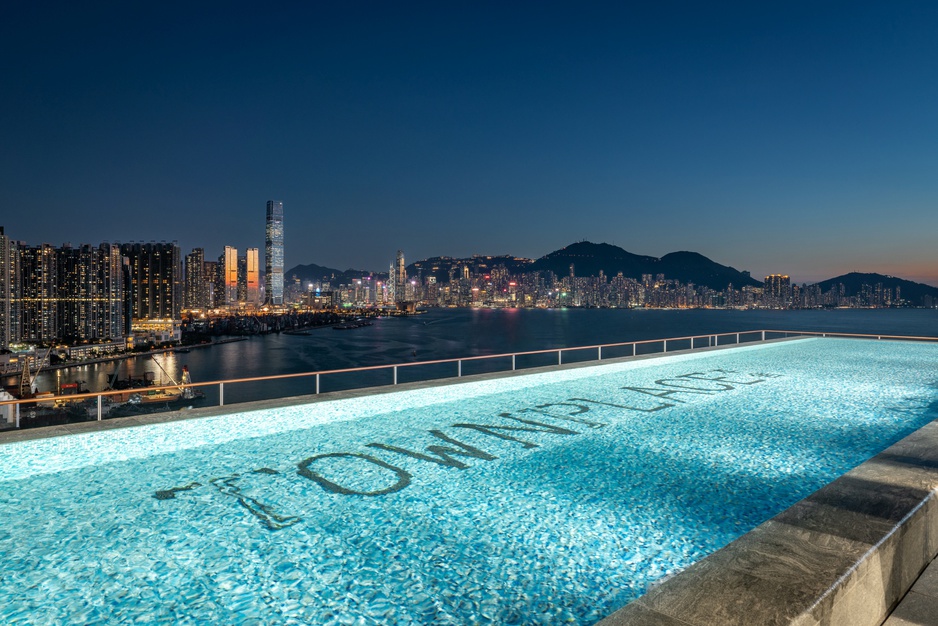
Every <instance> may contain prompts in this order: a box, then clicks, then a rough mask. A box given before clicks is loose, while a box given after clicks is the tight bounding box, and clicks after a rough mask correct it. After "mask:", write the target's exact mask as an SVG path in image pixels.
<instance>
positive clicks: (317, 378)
mask: <svg viewBox="0 0 938 626" xmlns="http://www.w3.org/2000/svg"><path fill="white" fill-rule="evenodd" d="M316 393H317V394H318V393H319V374H316Z"/></svg>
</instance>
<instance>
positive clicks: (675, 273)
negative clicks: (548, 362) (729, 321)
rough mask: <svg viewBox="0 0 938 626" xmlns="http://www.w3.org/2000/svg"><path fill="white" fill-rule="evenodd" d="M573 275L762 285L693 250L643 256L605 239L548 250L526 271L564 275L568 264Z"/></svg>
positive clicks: (712, 284)
mask: <svg viewBox="0 0 938 626" xmlns="http://www.w3.org/2000/svg"><path fill="white" fill-rule="evenodd" d="M571 264H572V265H573V271H574V274H575V275H576V276H597V275H598V274H599V271H600V270H602V271H603V273H604V274H605V275H606V276H607V277H613V276H615V275H616V274H618V273H619V272H622V275H623V276H625V277H627V278H635V279H640V278H641V276H642V274H652V275H658V274H664V277H665V279H667V280H679V281H681V282H682V283H694V284H695V285H705V286H707V287H710V288H711V289H718V290H719V289H726V286H727V285H729V284H730V283H732V284H733V286H734V287H736V288H737V289H738V288H740V287H743V286H746V285H751V286H753V287H758V286H761V285H762V283H761V282H760V281H758V280H753V279H752V278H751V277H750V276H749V275H747V274H744V273H743V272H740V271H738V270H736V269H735V268H732V267H729V266H726V265H720V264H719V263H716V262H714V261H711V260H710V259H708V258H707V257H705V256H703V255H702V254H698V253H696V252H672V253H670V254H666V255H664V256H663V257H661V258H660V259H659V258H655V257H652V256H642V255H638V254H632V253H631V252H627V251H625V250H623V249H622V248H619V247H618V246H613V245H610V244H607V243H591V242H589V241H581V242H578V243H574V244H570V245H569V246H566V247H565V248H561V249H560V250H556V251H554V252H551V253H550V254H548V255H546V256H543V257H541V258H540V259H538V260H537V261H535V262H534V263H533V264H532V265H531V266H530V267H529V268H528V271H545V270H549V271H551V272H554V273H555V274H557V275H558V276H566V275H568V274H569V272H570V265H571Z"/></svg>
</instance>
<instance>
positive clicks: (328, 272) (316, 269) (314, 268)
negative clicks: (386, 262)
mask: <svg viewBox="0 0 938 626" xmlns="http://www.w3.org/2000/svg"><path fill="white" fill-rule="evenodd" d="M371 275H372V272H368V271H366V270H354V269H347V270H344V271H343V270H337V269H335V268H333V267H323V266H322V265H316V264H315V263H310V264H309V265H297V266H296V267H293V268H290V269H289V270H287V271H286V272H284V273H283V278H284V281H290V280H292V279H293V277H294V276H296V277H297V278H299V279H300V282H302V283H308V282H322V281H329V282H331V283H335V284H341V283H348V282H350V281H352V280H355V279H356V278H361V277H362V276H371Z"/></svg>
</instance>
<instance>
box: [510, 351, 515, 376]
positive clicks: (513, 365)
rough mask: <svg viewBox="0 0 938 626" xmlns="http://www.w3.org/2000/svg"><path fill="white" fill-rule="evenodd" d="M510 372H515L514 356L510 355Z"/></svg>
mask: <svg viewBox="0 0 938 626" xmlns="http://www.w3.org/2000/svg"><path fill="white" fill-rule="evenodd" d="M511 371H512V372H513V371H515V355H513V354H512V355H511Z"/></svg>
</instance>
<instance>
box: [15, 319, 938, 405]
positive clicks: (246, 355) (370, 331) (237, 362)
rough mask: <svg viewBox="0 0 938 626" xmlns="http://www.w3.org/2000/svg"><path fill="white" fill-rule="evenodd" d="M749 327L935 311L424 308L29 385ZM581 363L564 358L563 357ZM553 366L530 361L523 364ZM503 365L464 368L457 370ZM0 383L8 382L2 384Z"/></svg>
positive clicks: (199, 375) (47, 376) (903, 325)
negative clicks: (352, 325)
mask: <svg viewBox="0 0 938 626" xmlns="http://www.w3.org/2000/svg"><path fill="white" fill-rule="evenodd" d="M758 329H781V330H814V331H830V332H851V333H873V334H876V333H882V334H895V335H929V336H935V335H936V334H938V310H935V309H897V310H886V309H884V310H854V309H850V310H833V311H831V310H826V311H724V310H622V309H550V310H542V309H500V310H493V309H431V310H430V311H428V312H427V313H425V314H422V315H417V316H413V317H408V318H388V319H379V320H376V321H375V324H374V325H373V326H367V327H363V328H359V329H354V330H348V331H341V332H337V331H333V330H331V329H330V328H328V327H326V328H314V329H309V331H308V332H309V334H308V335H286V334H274V335H261V336H254V337H250V338H248V339H247V340H245V341H239V342H234V343H227V344H223V345H218V346H213V347H210V348H192V349H191V352H189V353H165V354H161V355H157V356H154V357H153V358H152V359H150V358H143V357H135V358H130V359H126V360H123V361H118V362H110V363H102V364H94V365H87V366H83V367H78V368H71V369H68V370H58V371H52V372H43V373H41V374H40V376H39V378H38V384H39V388H40V390H54V389H55V387H56V384H57V382H58V383H69V382H76V381H83V382H84V383H85V386H86V387H87V388H88V389H89V390H91V391H98V390H101V389H104V388H105V387H107V386H108V384H109V382H110V380H111V378H112V377H113V375H114V373H115V370H116V371H117V377H118V378H120V379H124V378H127V377H128V376H129V375H132V376H135V377H139V376H142V375H143V374H144V372H153V374H154V378H155V380H156V382H161V381H162V382H163V383H165V384H170V383H171V380H170V377H172V378H174V379H176V380H179V378H180V376H181V372H182V366H183V365H188V366H189V370H190V372H191V375H192V380H193V382H205V381H211V380H226V379H233V378H251V377H258V376H272V375H277V374H293V373H299V372H310V371H317V370H331V369H341V368H353V367H364V366H369V365H386V364H395V363H408V362H414V361H428V360H434V359H448V358H460V357H468V356H478V355H485V354H502V353H507V352H523V351H529V350H547V349H551V348H559V347H571V346H579V345H592V344H600V343H616V342H624V341H639V340H644V339H659V338H665V337H677V336H687V335H702V334H712V333H724V332H735V331H741V330H758ZM415 353H416V356H415ZM586 356H587V355H581V356H579V357H577V355H575V354H570V355H569V356H568V357H565V360H573V359H575V358H586ZM609 356H612V355H611V354H610V355H609ZM552 362H553V361H552V360H547V361H543V362H541V361H538V360H536V359H534V358H530V359H528V362H527V363H526V365H528V366H531V365H548V364H551V363H552ZM521 365H522V363H521V362H519V366H521ZM505 366H506V365H505V364H496V363H488V364H483V363H473V364H464V366H463V367H464V370H463V372H464V373H466V374H468V373H473V372H481V371H491V370H493V369H503V368H505ZM161 367H162V369H163V370H165V372H166V373H164V372H163V371H162V370H161ZM472 368H475V369H472ZM486 368H488V369H486ZM421 370H422V371H420V372H418V371H417V370H413V371H410V370H401V372H400V373H399V380H400V381H401V382H405V381H407V380H413V379H416V378H429V377H438V376H445V375H453V374H454V373H455V371H454V367H452V366H438V367H426V368H421ZM450 370H453V371H450ZM390 382H391V373H390V372H376V373H367V374H357V375H345V376H342V377H338V376H335V377H329V378H324V379H323V380H322V382H321V385H322V386H321V389H322V391H329V390H333V389H338V388H348V387H352V386H358V385H361V384H389V383H390ZM5 384H12V382H11V381H10V380H7V381H5ZM314 390H315V382H314V381H313V379H311V378H310V379H297V380H288V381H276V382H269V383H248V384H241V385H236V386H228V387H226V389H225V401H226V403H231V402H239V401H246V400H252V399H263V398H273V397H283V396H290V395H298V394H306V393H312V392H313V391H314ZM205 391H206V396H207V400H206V402H209V403H214V402H217V398H218V394H217V388H214V387H212V388H206V390H205Z"/></svg>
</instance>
